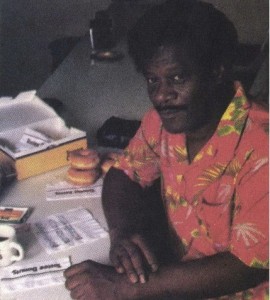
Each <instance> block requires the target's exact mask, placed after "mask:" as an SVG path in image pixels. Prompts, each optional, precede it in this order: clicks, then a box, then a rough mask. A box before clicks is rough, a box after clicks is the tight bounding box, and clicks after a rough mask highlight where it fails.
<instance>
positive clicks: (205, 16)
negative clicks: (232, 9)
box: [128, 0, 238, 71]
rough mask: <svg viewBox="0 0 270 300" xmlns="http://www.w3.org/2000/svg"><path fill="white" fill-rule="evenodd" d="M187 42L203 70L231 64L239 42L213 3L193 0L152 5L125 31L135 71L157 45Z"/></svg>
mask: <svg viewBox="0 0 270 300" xmlns="http://www.w3.org/2000/svg"><path fill="white" fill-rule="evenodd" d="M177 45H188V51H189V53H190V54H191V57H192V58H193V59H194V60H195V62H196V63H198V64H199V66H200V67H201V68H203V69H204V70H208V71H210V70H214V69H215V68H219V67H220V66H221V65H223V66H224V68H227V69H228V68H230V67H231V66H232V64H233V60H234V57H235V53H236V49H237V45H238V41H237V32H236V29H235V27H234V25H233V24H232V23H231V22H230V21H229V20H228V18H227V17H226V16H225V15H224V14H223V13H222V12H220V11H219V10H217V9H216V8H215V7H214V6H213V5H211V4H209V3H205V2H200V1H195V0H169V1H166V2H165V3H163V4H160V5H156V6H153V7H152V8H151V9H150V10H148V11H147V12H146V13H145V14H144V15H143V16H142V17H141V18H140V19H139V20H138V21H137V23H136V24H135V26H134V27H133V28H132V29H131V30H130V31H129V33H128V49H129V54H130V55H131V57H132V58H133V60H134V62H135V65H136V67H137V69H138V71H144V68H145V65H146V64H147V62H149V60H150V59H151V58H153V56H154V54H155V53H156V51H157V50H158V48H159V47H160V46H177Z"/></svg>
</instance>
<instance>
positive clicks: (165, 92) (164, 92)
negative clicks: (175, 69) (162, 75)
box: [154, 82, 177, 104]
mask: <svg viewBox="0 0 270 300" xmlns="http://www.w3.org/2000/svg"><path fill="white" fill-rule="evenodd" d="M176 97H177V93H176V91H175V90H174V89H173V86H172V85H171V84H170V83H168V82H162V83H160V85H159V86H158V88H157V90H156V93H155V96H154V101H155V103H156V104H162V103H166V102H169V101H170V100H172V99H175V98H176Z"/></svg>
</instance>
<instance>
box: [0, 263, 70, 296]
mask: <svg viewBox="0 0 270 300" xmlns="http://www.w3.org/2000/svg"><path fill="white" fill-rule="evenodd" d="M70 265H71V263H70V259H69V258H68V257H64V258H60V259H56V260H49V261H42V262H33V263H31V264H29V263H28V264H23V263H21V264H20V265H12V266H9V267H6V268H4V269H3V272H2V273H1V291H2V292H3V293H11V292H19V291H24V290H29V289H34V288H41V287H46V286H52V285H57V284H63V283H64V282H65V278H64V276H63V271H64V270H65V269H67V268H68V267H69V266H70Z"/></svg>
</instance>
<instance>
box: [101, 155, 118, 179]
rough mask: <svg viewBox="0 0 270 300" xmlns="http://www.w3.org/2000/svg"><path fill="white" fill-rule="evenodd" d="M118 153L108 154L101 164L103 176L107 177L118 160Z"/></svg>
mask: <svg viewBox="0 0 270 300" xmlns="http://www.w3.org/2000/svg"><path fill="white" fill-rule="evenodd" d="M118 157H119V154H118V153H114V152H112V153H108V154H107V155H106V157H105V159H104V160H103V162H102V164H101V170H102V174H103V175H105V174H106V173H107V172H108V171H109V169H110V168H111V167H112V166H113V165H114V163H115V161H116V160H117V159H118Z"/></svg>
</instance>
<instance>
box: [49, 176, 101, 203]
mask: <svg viewBox="0 0 270 300" xmlns="http://www.w3.org/2000/svg"><path fill="white" fill-rule="evenodd" d="M102 185H103V178H100V179H99V180H98V181H97V182H95V183H94V184H92V185H89V186H78V185H74V184H71V183H68V182H67V181H65V180H62V181H59V182H56V183H51V184H48V185H47V186H46V200H48V201H56V200H70V199H76V198H83V199H84V198H96V197H101V191H102Z"/></svg>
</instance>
